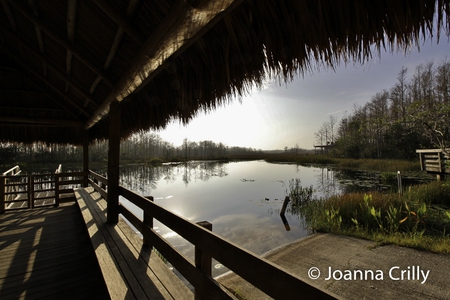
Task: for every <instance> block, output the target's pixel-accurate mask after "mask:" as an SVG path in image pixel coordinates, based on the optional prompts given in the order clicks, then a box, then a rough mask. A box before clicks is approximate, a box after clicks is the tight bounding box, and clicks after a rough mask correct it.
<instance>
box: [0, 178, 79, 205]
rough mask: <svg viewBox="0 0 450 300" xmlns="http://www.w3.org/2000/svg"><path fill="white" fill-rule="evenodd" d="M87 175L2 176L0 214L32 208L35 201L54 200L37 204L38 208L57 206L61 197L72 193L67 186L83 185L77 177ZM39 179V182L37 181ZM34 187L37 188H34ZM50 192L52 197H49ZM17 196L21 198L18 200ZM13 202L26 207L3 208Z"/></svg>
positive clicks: (0, 181) (0, 182) (0, 179)
mask: <svg viewBox="0 0 450 300" xmlns="http://www.w3.org/2000/svg"><path fill="white" fill-rule="evenodd" d="M8 171H10V170H8ZM87 174H88V173H87V172H66V173H41V174H29V175H18V173H16V174H15V175H2V176H1V177H0V213H3V212H4V211H6V210H15V209H29V208H34V207H35V201H36V200H46V199H55V200H54V202H53V203H52V204H51V203H44V204H38V206H39V207H42V206H58V205H59V202H60V199H61V196H62V195H64V194H67V193H71V192H72V189H70V188H67V185H83V184H84V183H85V181H84V179H82V178H77V177H84V176H87ZM39 178H41V180H37V179H39ZM12 179H14V180H12ZM35 185H36V186H37V187H38V188H35ZM47 192H49V193H50V194H48V193H47ZM52 192H53V195H51V193H52ZM39 193H44V194H43V195H42V194H39ZM19 196H21V197H20V198H19ZM22 196H23V197H22ZM25 196H26V197H25ZM15 202H18V203H24V202H26V206H20V207H14V208H9V207H8V208H7V207H5V205H6V204H11V203H15Z"/></svg>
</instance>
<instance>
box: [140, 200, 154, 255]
mask: <svg viewBox="0 0 450 300" xmlns="http://www.w3.org/2000/svg"><path fill="white" fill-rule="evenodd" d="M145 198H146V199H147V200H150V201H152V202H153V201H154V199H153V197H152V196H146V197H145ZM143 223H144V226H145V225H147V226H148V227H150V228H153V216H152V215H151V214H150V213H149V212H147V211H146V210H144V220H143ZM142 243H143V244H144V246H147V247H151V245H150V242H149V241H148V239H147V238H146V236H145V235H144V236H143V238H142Z"/></svg>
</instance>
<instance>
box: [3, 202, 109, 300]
mask: <svg viewBox="0 0 450 300" xmlns="http://www.w3.org/2000/svg"><path fill="white" fill-rule="evenodd" d="M0 257H1V262H2V263H1V264H0V298H1V299H37V298H44V299H45V298H47V299H58V298H61V299H62V298H64V299H82V298H95V299H109V295H108V292H107V289H106V286H105V282H104V280H103V277H102V274H101V271H100V268H99V265H98V262H97V260H96V257H95V255H94V251H93V249H92V245H91V243H90V240H89V236H88V234H87V232H86V227H85V226H84V222H83V220H82V218H81V214H80V211H79V208H78V205H77V204H76V203H73V202H72V203H66V204H63V205H61V206H60V207H58V208H41V209H34V210H26V211H12V212H6V213H4V214H2V215H0Z"/></svg>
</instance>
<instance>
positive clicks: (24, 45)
mask: <svg viewBox="0 0 450 300" xmlns="http://www.w3.org/2000/svg"><path fill="white" fill-rule="evenodd" d="M0 29H1V30H2V32H4V33H6V34H8V35H9V36H10V37H11V38H12V39H14V40H15V41H16V42H18V43H19V44H20V45H21V46H22V47H23V48H24V49H26V50H27V51H29V52H31V53H32V54H33V55H35V56H36V57H38V58H39V59H40V60H42V62H43V64H44V65H45V66H46V67H48V68H50V69H52V70H53V72H55V73H56V74H57V75H58V76H59V77H60V78H61V79H63V80H64V81H65V82H66V84H67V85H68V86H71V87H72V88H74V89H75V90H76V91H77V92H78V93H80V94H81V95H83V96H84V97H85V98H86V99H87V100H88V101H90V102H91V103H92V104H94V105H95V106H97V104H96V101H95V99H94V98H93V97H92V96H91V95H89V94H88V93H87V92H85V91H84V90H83V89H82V88H81V87H79V86H78V84H76V83H75V82H73V81H72V79H71V78H69V77H68V76H67V75H65V74H64V73H62V72H61V71H60V70H59V69H58V68H57V67H56V66H55V65H53V63H51V62H50V61H49V60H48V59H47V58H46V57H45V56H44V55H42V54H41V53H39V52H37V51H36V50H34V49H33V48H32V47H30V46H29V45H28V44H27V43H25V42H24V41H23V40H22V39H21V38H20V37H18V36H17V35H16V34H14V33H13V32H11V31H10V30H8V29H7V28H6V27H5V26H4V25H2V24H1V23H0ZM0 46H1V47H2V48H3V49H5V50H7V47H6V46H4V45H0ZM44 77H45V76H44Z"/></svg>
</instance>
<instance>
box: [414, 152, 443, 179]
mask: <svg viewBox="0 0 450 300" xmlns="http://www.w3.org/2000/svg"><path fill="white" fill-rule="evenodd" d="M416 153H418V154H419V159H420V168H421V169H422V170H423V171H427V172H428V173H436V174H442V175H443V174H445V173H447V174H450V168H446V165H447V163H448V161H449V157H448V155H447V154H446V153H445V152H444V151H443V150H442V149H420V150H416Z"/></svg>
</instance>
